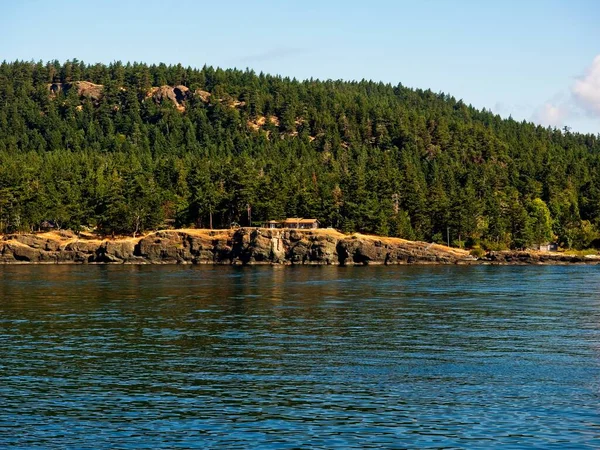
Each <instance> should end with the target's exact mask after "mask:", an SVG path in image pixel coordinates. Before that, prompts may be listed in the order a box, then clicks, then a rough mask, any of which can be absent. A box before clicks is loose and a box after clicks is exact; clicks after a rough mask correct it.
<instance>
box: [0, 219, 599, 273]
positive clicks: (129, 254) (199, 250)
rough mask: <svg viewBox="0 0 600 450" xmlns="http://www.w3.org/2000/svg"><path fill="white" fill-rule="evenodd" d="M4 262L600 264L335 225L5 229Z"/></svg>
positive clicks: (0, 240)
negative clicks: (143, 230) (474, 249)
mask: <svg viewBox="0 0 600 450" xmlns="http://www.w3.org/2000/svg"><path fill="white" fill-rule="evenodd" d="M0 263H4V264H11V263H13V264H19V263H39V264H69V263H70V264H86V263H87V264H242V265H245V264H290V265H296V264H313V265H327V264H339V265H344V266H347V265H369V264H387V265H389V264H572V263H587V264H590V263H591V264H598V263H600V257H598V256H576V255H565V254H563V253H542V252H534V251H505V252H489V253H488V254H486V255H485V256H484V257H483V258H480V259H476V258H474V257H472V256H470V254H469V253H468V252H467V251H466V250H461V249H454V248H449V247H445V246H442V245H437V244H429V243H426V242H415V241H406V240H403V239H397V238H385V237H378V236H368V235H362V234H358V233H356V234H353V235H350V236H348V235H345V234H342V233H339V232H337V231H335V230H330V229H320V230H291V229H283V230H279V229H266V228H252V229H244V228H241V229H238V230H191V229H190V230H163V231H157V232H154V233H150V234H148V235H145V236H142V237H138V238H121V239H97V238H94V237H93V236H87V238H85V237H78V236H77V235H75V234H74V233H71V232H65V231H61V232H49V233H38V234H10V235H6V236H0Z"/></svg>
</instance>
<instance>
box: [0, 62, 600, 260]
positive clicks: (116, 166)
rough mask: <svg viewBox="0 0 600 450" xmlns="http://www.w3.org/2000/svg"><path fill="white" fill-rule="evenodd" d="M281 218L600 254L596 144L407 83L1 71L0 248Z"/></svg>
mask: <svg viewBox="0 0 600 450" xmlns="http://www.w3.org/2000/svg"><path fill="white" fill-rule="evenodd" d="M285 217H311V218H313V217H314V218H317V219H319V221H320V222H321V224H322V226H326V227H333V228H336V229H339V230H341V231H343V232H355V231H357V232H363V233H372V234H379V235H384V236H397V237H402V238H405V239H418V240H425V241H431V242H439V243H446V241H447V240H450V243H451V245H454V246H461V247H464V246H466V247H473V246H481V247H482V248H485V249H491V250H494V249H505V248H526V247H530V246H534V245H536V244H540V243H543V242H551V241H556V242H558V243H559V244H560V245H561V246H562V247H564V248H587V247H590V246H598V244H599V239H598V237H599V230H600V135H592V134H580V133H574V132H571V131H570V130H569V129H568V128H564V129H562V130H559V129H555V128H554V129H551V128H544V127H542V126H539V125H535V124H532V123H528V122H518V121H515V120H513V119H512V118H508V119H503V118H501V117H500V116H498V115H495V114H493V113H492V112H491V111H488V110H485V109H484V110H478V109H476V108H474V107H472V106H470V105H468V104H466V103H464V102H463V101H462V100H457V99H455V98H454V97H452V96H451V95H448V94H445V93H435V92H432V91H431V90H421V89H412V88H407V87H405V86H403V85H402V84H398V85H391V84H385V83H379V82H374V81H367V80H362V81H339V80H313V79H309V80H303V81H301V80H296V79H291V78H285V77H281V76H271V75H266V74H263V73H260V74H257V73H255V72H254V71H252V70H237V69H228V70H224V69H219V68H213V67H207V66H205V67H203V68H201V69H197V68H191V67H183V66H181V65H165V64H158V65H147V64H142V63H126V64H124V63H121V62H114V63H111V64H108V65H106V64H91V65H90V64H85V63H83V62H81V61H78V60H71V61H66V62H64V63H61V62H59V61H51V62H47V63H45V62H31V61H30V62H27V61H15V62H6V61H5V62H3V63H2V64H1V65H0V233H10V232H18V231H36V230H39V229H40V228H43V227H44V226H47V225H48V224H51V226H53V227H57V228H65V229H66V228H68V229H72V230H75V231H79V230H84V229H87V230H93V231H95V232H98V233H102V234H137V233H142V232H144V231H147V230H153V229H157V228H163V227H199V228H209V227H213V228H228V227H230V226H231V225H232V224H234V223H237V224H239V225H241V226H258V225H260V224H261V223H262V222H263V221H266V220H278V219H282V218H285Z"/></svg>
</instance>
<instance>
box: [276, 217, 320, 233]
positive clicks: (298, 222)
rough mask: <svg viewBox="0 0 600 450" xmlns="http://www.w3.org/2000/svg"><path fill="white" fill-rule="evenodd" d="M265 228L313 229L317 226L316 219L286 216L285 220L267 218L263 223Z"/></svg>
mask: <svg viewBox="0 0 600 450" xmlns="http://www.w3.org/2000/svg"><path fill="white" fill-rule="evenodd" d="M264 227H265V228H296V229H300V230H313V229H316V228H319V221H318V220H317V219H302V218H300V217H292V218H287V219H285V220H281V221H277V220H269V221H268V222H265V223H264Z"/></svg>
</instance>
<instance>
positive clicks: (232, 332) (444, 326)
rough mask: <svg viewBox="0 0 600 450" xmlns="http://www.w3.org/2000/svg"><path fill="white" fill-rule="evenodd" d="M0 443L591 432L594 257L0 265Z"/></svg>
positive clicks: (476, 437) (403, 443) (596, 325)
mask: <svg viewBox="0 0 600 450" xmlns="http://www.w3.org/2000/svg"><path fill="white" fill-rule="evenodd" d="M0 299H1V300H0V356H1V357H0V447H2V448H6V447H11V448H32V447H40V448H48V447H56V448H65V447H71V448H101V447H104V448H108V447H109V448H190V447H199V448H247V447H260V448H277V449H278V448H307V447H310V448H319V447H321V448H334V447H338V448H369V447H380V448H381V447H383V448H407V447H427V448H439V447H444V448H448V447H451V448H457V447H458V448H490V447H502V448H527V447H538V448H553V447H554V448H585V447H588V448H598V447H600V402H599V400H600V395H599V394H600V272H599V268H598V267H564V266H563V267H548V266H545V267H483V266H478V267H444V266H432V267H406V266H404V267H402V266H401V267H347V268H340V267H297V268H295V267H243V268H240V267H189V266H187V267H186V266H160V267H156V266H88V267H86V266H4V267H0Z"/></svg>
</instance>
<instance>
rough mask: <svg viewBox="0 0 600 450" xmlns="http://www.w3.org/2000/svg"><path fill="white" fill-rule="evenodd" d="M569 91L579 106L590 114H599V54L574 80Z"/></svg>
mask: <svg viewBox="0 0 600 450" xmlns="http://www.w3.org/2000/svg"><path fill="white" fill-rule="evenodd" d="M571 93H572V94H573V97H574V98H575V101H576V102H577V104H578V105H579V106H581V107H582V108H583V109H585V110H586V111H587V112H588V113H590V114H592V115H596V116H600V55H598V56H596V57H595V58H594V61H593V62H592V65H591V66H590V67H588V68H587V69H586V71H585V73H584V75H583V76H581V77H579V78H578V79H577V80H576V81H575V83H574V84H573V86H572V87H571Z"/></svg>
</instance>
